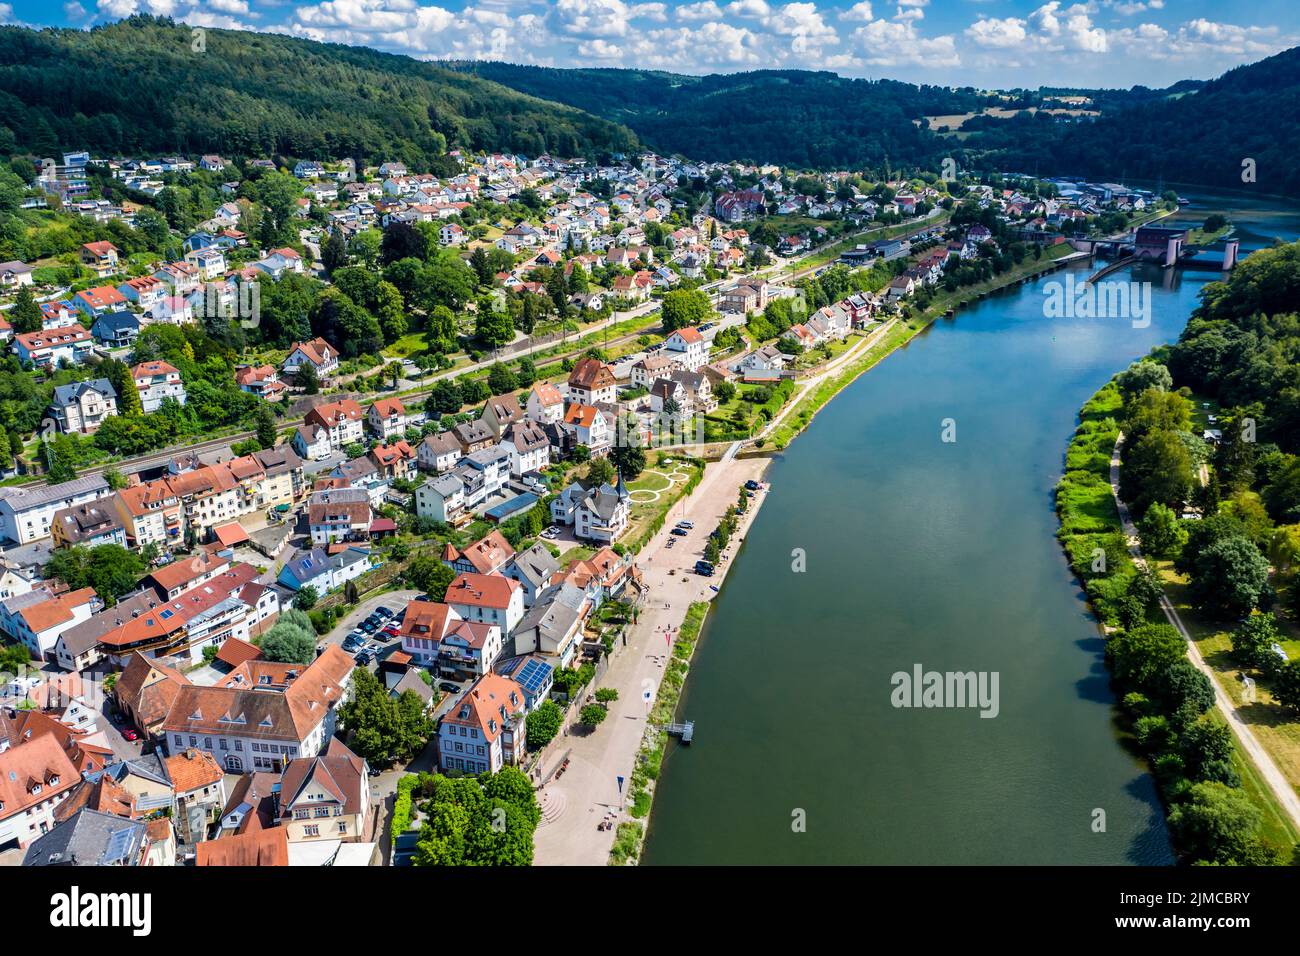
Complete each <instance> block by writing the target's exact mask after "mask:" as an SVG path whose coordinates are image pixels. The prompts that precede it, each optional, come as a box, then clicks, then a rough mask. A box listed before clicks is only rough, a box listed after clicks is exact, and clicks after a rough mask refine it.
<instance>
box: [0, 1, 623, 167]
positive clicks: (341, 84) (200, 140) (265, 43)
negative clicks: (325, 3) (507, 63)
mask: <svg viewBox="0 0 1300 956" xmlns="http://www.w3.org/2000/svg"><path fill="white" fill-rule="evenodd" d="M205 34H206V35H205V37H204V42H205V49H204V50H203V51H195V50H194V49H193V46H194V39H193V37H192V31H191V29H190V27H188V26H185V25H183V24H177V23H173V22H172V21H170V20H167V19H160V18H152V17H144V16H141V17H133V18H130V19H127V20H122V21H120V22H117V23H113V24H109V25H106V26H102V27H98V28H96V29H93V30H89V31H82V30H55V29H47V30H40V31H34V30H29V29H24V28H21V27H3V28H0V102H2V103H3V109H2V110H0V117H2V118H0V150H4V151H13V150H14V149H17V150H26V151H30V152H32V153H35V154H36V155H38V156H49V155H55V154H56V153H57V152H58V151H59V150H61V149H69V148H85V149H89V150H91V151H92V152H95V153H101V154H111V155H121V154H138V153H149V152H179V153H188V154H200V153H207V152H213V153H221V154H223V155H228V156H270V155H276V154H278V155H282V156H289V157H297V158H310V159H326V158H342V157H345V156H351V157H352V158H354V159H357V160H359V161H363V162H375V161H384V160H402V161H404V162H406V163H407V164H408V166H410V167H411V168H412V169H427V168H428V167H429V165H430V163H431V161H432V160H433V158H435V157H437V156H438V155H441V154H442V153H444V152H445V151H446V150H447V149H453V148H456V147H469V148H472V149H485V150H511V151H516V152H521V153H524V154H526V155H534V156H535V155H538V154H540V153H543V152H552V153H555V154H557V155H563V156H577V155H594V154H596V153H598V152H601V151H623V150H628V149H633V148H635V146H636V137H635V136H634V135H633V134H632V133H631V132H630V131H629V130H627V129H626V128H625V127H622V126H619V125H618V124H616V123H611V122H609V121H607V120H604V119H598V118H596V117H594V116H591V115H590V114H587V113H584V112H582V111H580V110H576V109H573V108H571V107H568V106H563V105H560V104H556V103H547V102H543V101H541V100H538V99H535V98H533V97H531V96H527V95H525V94H522V93H520V92H518V91H516V90H512V89H507V88H506V87H503V86H500V85H498V84H496V83H491V82H488V81H486V80H482V79H479V78H477V77H474V76H469V75H466V74H464V73H457V72H453V71H450V70H446V69H442V68H440V67H436V66H434V65H432V64H429V63H424V62H420V61H417V60H413V59H410V58H409V57H404V56H395V55H392V54H387V53H378V52H376V51H373V50H368V49H365V48H361V47H350V46H341V45H336V44H323V43H315V42H313V41H310V40H303V39H298V38H294V37H287V36H280V35H274V34H263V33H250V32H242V31H233V30H213V29H209V30H206V31H205Z"/></svg>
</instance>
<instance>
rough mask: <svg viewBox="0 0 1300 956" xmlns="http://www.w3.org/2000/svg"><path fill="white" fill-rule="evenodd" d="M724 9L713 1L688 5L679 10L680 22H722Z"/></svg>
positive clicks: (702, 1)
mask: <svg viewBox="0 0 1300 956" xmlns="http://www.w3.org/2000/svg"><path fill="white" fill-rule="evenodd" d="M721 18H722V8H721V7H720V6H718V5H717V4H716V3H714V2H713V0H701V2H700V3H687V4H684V5H683V6H680V7H678V8H677V19H679V20H720V19H721Z"/></svg>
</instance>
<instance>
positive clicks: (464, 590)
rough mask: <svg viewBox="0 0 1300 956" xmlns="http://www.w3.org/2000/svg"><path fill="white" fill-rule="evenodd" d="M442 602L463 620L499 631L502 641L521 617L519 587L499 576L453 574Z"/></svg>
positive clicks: (520, 591) (521, 600) (521, 589)
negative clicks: (491, 625) (498, 629)
mask: <svg viewBox="0 0 1300 956" xmlns="http://www.w3.org/2000/svg"><path fill="white" fill-rule="evenodd" d="M446 603H447V606H448V607H450V608H451V609H452V610H453V611H455V612H456V613H457V614H459V615H460V616H461V617H462V618H464V619H465V620H467V621H473V622H478V623H486V624H494V625H496V626H497V627H499V628H501V635H502V637H503V638H509V636H510V633H511V631H513V630H514V627H515V625H516V624H518V623H519V621H520V619H521V618H523V616H524V591H523V588H522V587H521V586H520V584H519V582H518V581H516V580H514V579H513V578H507V577H505V576H503V575H500V574H466V573H461V574H459V575H457V576H456V579H455V580H454V581H452V583H451V585H450V586H449V587H448V588H447V596H446Z"/></svg>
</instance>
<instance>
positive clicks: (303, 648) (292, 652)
mask: <svg viewBox="0 0 1300 956" xmlns="http://www.w3.org/2000/svg"><path fill="white" fill-rule="evenodd" d="M285 613H289V612H285ZM296 613H298V614H302V612H301V611H298V612H296ZM302 616H303V618H304V619H306V615H305V614H303V615H302ZM283 618H284V615H283V614H282V615H281V619H280V620H278V621H276V622H275V624H274V626H272V628H271V629H270V630H269V631H267V632H266V634H264V635H263V636H262V641H261V648H262V656H263V657H265V658H266V659H267V660H269V661H278V662H280V663H283V664H310V663H311V662H312V661H314V660H315V659H316V629H315V628H313V627H312V626H311V621H310V620H308V621H307V624H306V626H305V627H303V626H302V625H300V624H298V623H296V622H290V621H286V620H284V619H283Z"/></svg>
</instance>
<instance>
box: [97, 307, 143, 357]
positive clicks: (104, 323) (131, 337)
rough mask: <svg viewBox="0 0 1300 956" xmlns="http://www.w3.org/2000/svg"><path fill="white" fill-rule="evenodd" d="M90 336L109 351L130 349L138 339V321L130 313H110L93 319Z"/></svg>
mask: <svg viewBox="0 0 1300 956" xmlns="http://www.w3.org/2000/svg"><path fill="white" fill-rule="evenodd" d="M90 334H91V336H92V337H93V338H94V339H95V340H96V341H97V342H99V343H100V344H102V345H104V346H106V347H108V348H110V349H123V348H130V347H131V346H132V345H135V340H136V339H138V338H139V337H140V320H139V319H137V318H136V317H135V316H134V315H132V314H131V313H130V312H111V313H109V314H108V315H101V316H100V317H99V318H97V319H95V321H94V324H92V325H91V326H90Z"/></svg>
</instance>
